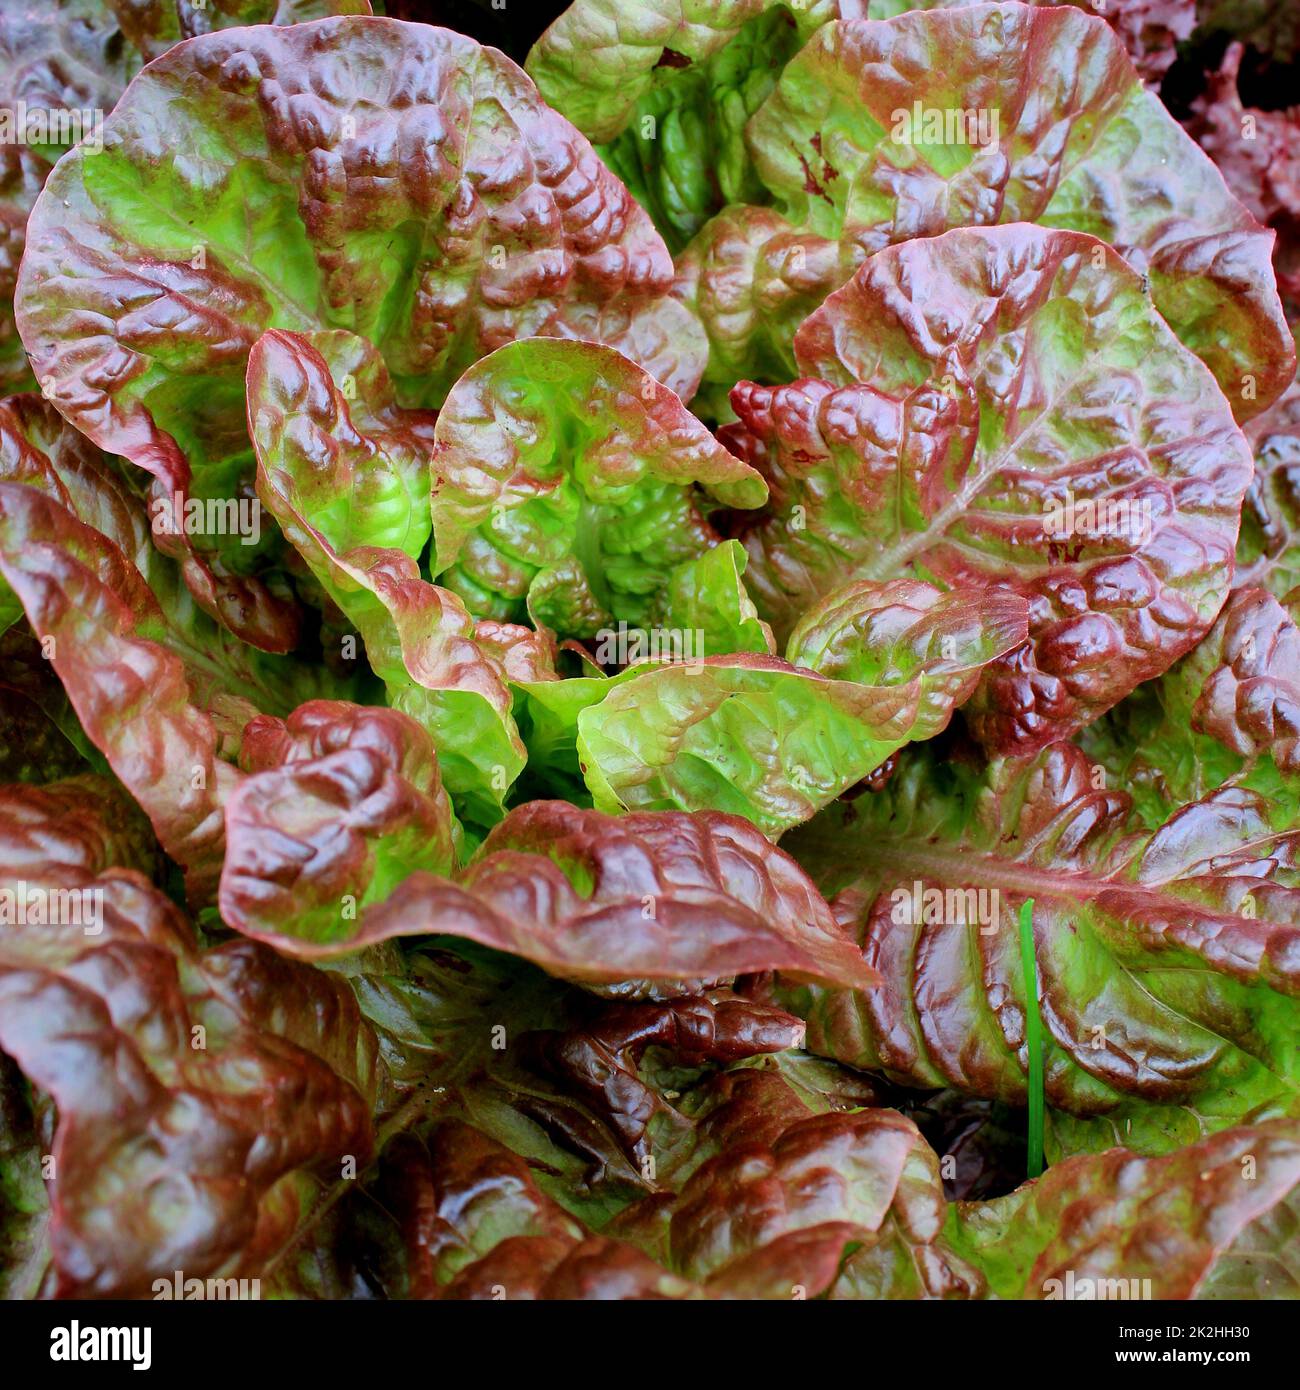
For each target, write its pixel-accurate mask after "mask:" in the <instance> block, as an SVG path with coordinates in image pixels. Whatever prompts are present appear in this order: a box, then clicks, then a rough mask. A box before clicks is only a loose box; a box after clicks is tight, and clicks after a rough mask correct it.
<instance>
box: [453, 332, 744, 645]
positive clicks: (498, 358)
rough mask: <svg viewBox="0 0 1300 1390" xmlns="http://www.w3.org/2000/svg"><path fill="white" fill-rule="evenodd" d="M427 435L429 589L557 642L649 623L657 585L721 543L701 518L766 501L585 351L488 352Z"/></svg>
mask: <svg viewBox="0 0 1300 1390" xmlns="http://www.w3.org/2000/svg"><path fill="white" fill-rule="evenodd" d="M435 434H436V437H437V449H436V452H435V455H434V460H433V472H434V484H433V539H434V561H433V569H434V573H435V574H436V575H437V576H439V577H440V578H441V581H442V582H443V583H444V584H446V585H447V587H448V588H450V589H453V590H455V591H456V592H457V593H459V594H460V595H461V596H462V597H463V598H464V600H465V602H466V605H467V606H468V607H469V609H470V611H471V612H474V613H477V614H479V615H481V616H483V617H490V618H497V619H507V620H518V619H520V618H522V617H524V616H525V615H527V614H531V615H532V617H533V618H534V621H536V622H540V623H544V624H545V625H546V626H548V627H551V628H554V629H556V630H557V631H559V632H561V633H562V634H563V635H566V636H573V637H590V636H593V635H594V634H595V633H596V631H597V630H598V629H600V628H601V627H604V626H607V625H609V624H612V623H615V622H619V621H623V622H628V623H633V624H643V625H647V626H648V625H652V624H653V623H655V622H656V620H657V619H658V618H659V617H660V616H661V614H660V613H658V612H657V611H656V609H657V606H658V605H661V602H662V600H661V597H660V592H659V591H660V589H661V588H662V587H663V584H664V580H665V578H666V573H667V571H669V570H671V569H672V568H673V567H675V566H676V565H678V564H681V563H683V562H685V561H687V560H690V559H692V558H695V557H697V556H699V555H700V554H702V553H703V552H704V551H706V550H707V549H708V548H709V546H710V545H711V544H713V543H715V542H716V539H717V538H716V535H715V533H714V532H713V530H712V528H711V527H710V526H709V524H708V520H707V510H708V509H709V508H710V507H712V508H714V509H716V508H717V507H718V506H720V505H721V506H731V507H756V506H758V505H760V504H761V503H762V502H763V501H764V499H765V498H766V496H767V489H766V487H765V486H764V484H763V481H762V479H761V478H760V477H759V475H758V474H757V473H756V472H755V471H754V470H753V469H752V468H750V467H749V466H748V465H747V464H744V463H741V462H740V460H738V459H735V458H733V457H732V456H731V455H730V454H729V453H728V452H727V451H726V450H725V449H724V448H723V447H722V446H721V445H720V444H719V443H718V442H717V440H716V439H714V437H713V436H712V435H711V434H710V433H709V431H708V430H707V429H705V427H704V426H703V425H702V424H700V422H699V421H698V420H696V419H695V417H694V416H693V415H691V414H690V412H689V411H688V410H686V408H685V407H684V406H683V405H682V403H681V401H680V399H679V398H678V397H677V396H676V395H675V394H674V393H673V392H672V391H670V390H669V389H668V388H667V387H665V386H661V385H660V384H659V383H658V382H656V381H655V380H654V378H653V377H651V376H650V375H649V374H648V373H647V372H645V371H644V370H642V369H641V368H640V367H638V366H637V365H636V364H635V363H634V362H631V361H629V360H628V359H627V358H625V357H623V356H622V355H621V354H620V353H618V352H616V351H614V349H612V348H607V347H602V346H600V345H598V344H595V343H562V342H556V341H548V340H545V339H536V340H532V341H522V342H517V343H511V344H509V345H508V346H506V347H503V348H499V349H498V350H497V351H496V352H494V353H492V354H491V355H490V356H488V357H485V358H484V359H483V360H482V361H480V362H478V363H477V364H476V365H475V366H473V367H471V368H470V369H469V371H467V372H466V373H465V375H464V376H463V377H461V379H460V380H459V381H458V382H457V383H456V385H455V386H454V387H453V388H452V390H451V392H450V394H449V395H448V397H447V400H446V402H445V404H444V405H443V407H442V409H441V411H440V412H439V414H438V423H437V425H436V427H435ZM696 484H699V485H701V486H702V487H703V488H705V489H706V490H707V492H708V493H709V494H710V495H711V497H712V499H713V500H712V501H711V502H706V500H705V499H704V498H702V497H700V495H699V494H697V493H696V491H695V486H696Z"/></svg>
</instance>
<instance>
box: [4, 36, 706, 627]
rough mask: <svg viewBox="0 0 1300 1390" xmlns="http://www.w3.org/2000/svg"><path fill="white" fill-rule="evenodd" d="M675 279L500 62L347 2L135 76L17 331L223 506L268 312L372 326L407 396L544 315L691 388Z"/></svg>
mask: <svg viewBox="0 0 1300 1390" xmlns="http://www.w3.org/2000/svg"><path fill="white" fill-rule="evenodd" d="M182 93H183V94H184V95H183V97H182V96H181V94H182ZM177 150H179V151H186V152H188V153H187V156H186V157H185V158H180V159H173V158H162V157H161V155H162V154H163V153H164V152H171V151H177ZM671 275H672V265H671V261H670V259H669V256H668V252H667V249H666V248H665V247H664V244H663V242H662V241H661V240H660V238H659V236H658V233H656V232H655V230H654V228H653V226H652V225H651V223H650V221H649V218H648V217H647V216H646V214H645V213H644V212H642V211H641V210H640V209H639V208H638V207H637V206H636V205H635V203H634V202H633V201H632V199H631V197H630V195H629V194H628V193H627V191H626V190H625V189H624V188H623V187H622V185H621V184H620V183H619V182H618V180H617V179H616V178H615V177H614V176H613V175H612V174H611V173H610V172H609V171H608V170H607V169H605V167H604V166H603V165H602V164H601V163H600V161H599V160H598V159H597V157H596V155H595V153H594V152H593V151H592V150H591V147H590V146H589V145H588V144H587V143H586V141H585V139H584V138H583V137H582V136H580V135H579V134H578V133H577V132H576V131H575V130H574V129H573V128H572V127H571V126H570V125H569V124H568V123H567V122H566V121H565V120H564V119H563V118H562V117H560V116H558V115H556V114H555V113H554V112H552V111H550V110H548V109H547V108H546V107H545V106H544V105H543V104H542V103H541V101H540V100H539V98H538V96H537V94H536V91H535V89H534V88H533V86H532V84H531V83H530V82H529V81H528V79H527V78H526V77H525V76H524V74H523V73H522V72H521V71H520V70H519V69H518V68H516V67H515V66H514V64H512V63H511V62H510V61H509V60H508V59H506V58H505V57H504V56H503V55H501V54H500V53H498V52H497V51H496V50H495V49H490V48H482V47H480V46H479V45H478V44H476V43H474V42H473V40H471V39H468V38H464V37H461V36H460V35H457V34H453V33H451V32H449V31H447V30H443V29H437V28H434V27H431V26H427V25H410V24H405V23H403V22H401V21H398V20H388V19H371V18H365V17H342V18H335V19H325V20H320V21H318V22H315V23H311V24H298V25H291V26H289V27H287V28H278V29H277V28H271V27H254V28H248V29H240V30H234V31H230V32H228V33H215V34H206V35H203V36H201V37H199V38H196V39H193V40H191V41H190V42H189V43H187V44H184V45H182V46H178V47H177V48H175V49H173V50H172V51H171V52H169V53H166V54H164V55H163V56H162V57H161V58H159V59H158V60H157V61H156V62H155V63H153V64H151V65H150V67H149V70H148V71H147V72H144V73H141V74H140V76H139V77H138V78H137V79H136V80H135V81H134V82H133V83H132V85H131V86H130V88H129V89H128V91H127V93H125V94H124V96H123V98H122V100H121V101H120V102H119V103H118V105H117V106H116V108H115V109H114V111H113V112H112V114H111V115H110V116H109V118H108V119H107V121H106V123H105V131H104V142H103V149H102V151H100V152H96V153H94V154H93V155H92V154H90V153H88V152H87V151H84V150H78V151H75V152H73V153H72V154H71V155H70V156H69V158H68V159H67V160H66V161H65V162H64V163H63V164H62V165H61V167H60V169H59V171H58V173H57V175H55V176H52V181H51V183H50V185H49V187H48V192H47V193H46V194H45V195H44V196H43V201H38V205H37V207H36V208H35V209H33V213H32V217H31V220H30V224H29V250H28V252H27V254H26V256H25V259H24V270H23V274H22V277H21V282H20V285H19V289H18V299H19V301H20V308H19V320H20V324H19V326H20V331H21V332H23V333H24V335H25V339H24V341H25V343H26V346H27V348H28V351H29V353H30V355H31V356H32V360H33V363H34V366H35V371H36V375H37V377H38V379H39V380H40V381H41V382H42V385H43V388H44V389H45V390H46V392H47V394H48V395H49V396H50V398H51V399H52V400H53V401H54V402H55V403H56V404H57V405H58V406H59V408H60V410H61V411H62V412H63V413H64V414H65V415H66V416H67V418H68V419H69V420H71V421H72V422H73V423H75V424H76V425H77V426H78V428H80V429H82V430H84V431H85V432H86V433H87V434H88V435H90V437H91V438H92V439H94V440H95V441H96V442H97V443H99V444H101V445H102V446H103V447H105V448H109V449H112V450H113V451H114V452H115V453H118V454H121V455H124V456H125V457H127V458H129V459H131V460H132V461H133V462H134V463H137V464H139V465H140V466H141V467H143V468H145V469H146V470H147V471H148V472H149V473H151V474H152V475H153V477H154V479H155V487H156V490H157V491H158V492H159V493H160V494H161V495H164V496H166V497H168V498H170V497H171V496H172V495H173V494H174V493H176V492H179V493H181V494H189V493H191V492H192V494H193V495H194V496H195V497H196V498H202V499H220V498H229V497H231V496H234V495H237V493H238V490H239V488H240V486H241V484H243V483H246V482H247V479H248V475H249V473H250V471H251V468H250V465H251V462H252V459H251V456H250V453H249V449H248V444H247V438H246V435H245V433H244V424H243V417H244V411H243V407H242V398H243V393H244V381H243V377H244V365H245V363H246V361H247V358H248V353H249V350H250V348H251V347H252V345H253V343H254V342H255V341H256V339H257V337H258V336H259V335H260V334H261V333H262V332H263V331H264V330H266V329H270V328H286V329H290V330H294V331H298V332H309V331H313V330H316V329H320V328H347V329H349V330H351V331H353V332H356V333H359V334H361V335H362V336H364V337H367V338H369V339H370V341H371V342H372V343H373V344H374V346H375V347H376V348H378V350H379V352H380V353H381V355H382V356H383V358H384V360H385V362H386V363H387V365H388V369H389V371H390V373H391V374H392V379H393V382H394V385H395V388H396V391H397V395H398V398H399V400H400V401H401V403H402V404H404V405H407V406H412V407H421V406H430V405H436V404H437V403H438V402H439V401H440V399H441V397H442V395H443V394H444V393H445V392H446V389H447V387H448V386H449V385H450V384H451V382H452V381H453V380H454V379H455V377H456V376H457V375H458V374H459V372H460V371H461V370H462V369H463V368H464V367H465V366H466V365H468V364H469V363H470V362H472V361H474V360H475V359H476V358H477V357H479V356H481V355H483V354H484V353H485V352H489V351H490V350H491V349H493V348H495V347H497V346H500V345H501V344H502V343H505V342H509V341H511V340H512V339H513V338H516V337H519V336H527V335H530V334H537V333H546V334H559V335H562V336H576V337H585V338H598V339H604V340H606V341H610V342H615V343H617V344H618V345H619V346H621V347H623V348H624V349H625V350H626V351H627V352H629V353H630V354H631V355H632V356H634V357H635V358H637V359H638V360H639V361H641V362H643V363H645V365H646V366H647V367H649V368H650V369H651V370H653V371H654V372H655V373H656V374H657V375H659V376H660V377H662V379H664V380H665V381H667V382H668V383H669V384H670V385H672V386H675V387H678V388H680V389H682V390H684V391H686V392H688V393H689V392H690V391H692V390H693V389H694V385H695V382H696V380H698V376H699V369H700V365H701V363H702V360H703V357H702V353H701V351H700V350H699V347H700V344H699V332H698V328H697V327H696V325H695V324H694V322H693V321H692V319H691V317H690V315H689V313H688V312H687V311H686V310H684V309H683V308H682V307H681V306H680V305H679V304H677V303H676V302H675V301H673V300H671V299H669V298H667V296H666V293H665V292H666V290H667V287H668V284H669V281H670V278H671ZM173 539H174V541H175V548H176V550H177V552H178V553H183V554H184V555H185V556H186V559H187V563H188V568H189V573H188V574H187V578H188V580H189V582H190V583H191V585H192V586H193V587H194V588H195V592H196V596H198V597H199V598H200V599H201V600H202V601H203V602H204V603H205V605H206V606H208V607H209V608H210V609H211V610H212V611H214V612H217V613H219V614H220V615H221V616H222V618H223V619H224V620H225V621H226V622H227V623H228V624H229V625H230V626H231V627H233V628H234V629H235V630H236V631H239V632H241V633H243V634H245V635H247V636H248V637H249V639H250V640H253V641H256V642H258V643H259V644H261V645H263V646H267V647H271V648H274V649H283V648H284V647H286V646H288V645H291V643H292V641H293V635H294V634H293V632H292V618H293V614H292V612H291V611H286V610H285V608H284V605H282V604H279V605H277V603H275V602H274V601H273V598H272V595H271V594H270V593H269V592H268V591H266V590H265V589H264V588H261V587H259V586H258V584H257V582H256V579H255V577H254V576H252V575H250V574H249V573H248V571H249V570H250V569H251V568H253V567H254V565H255V563H256V557H255V556H252V555H250V553H249V549H248V548H243V549H241V548H240V538H232V537H230V536H229V535H216V536H213V535H210V534H209V535H193V534H189V533H186V534H183V535H180V536H177V537H174V538H173ZM272 549H273V547H272ZM264 558H267V557H264ZM271 558H273V557H271Z"/></svg>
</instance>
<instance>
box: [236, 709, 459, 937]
mask: <svg viewBox="0 0 1300 1390" xmlns="http://www.w3.org/2000/svg"><path fill="white" fill-rule="evenodd" d="M240 762H241V766H242V767H243V769H244V771H245V772H247V773H250V774H251V775H250V776H248V777H247V778H245V780H244V781H243V782H242V783H241V784H240V786H239V787H238V788H237V789H236V790H235V791H234V793H233V794H232V795H231V796H230V797H229V798H228V800H227V802H226V808H225V815H226V855H225V860H224V863H223V865H222V870H221V891H220V898H219V902H220V907H221V915H222V918H223V920H224V921H225V922H226V923H227V924H228V925H230V926H232V927H235V928H236V929H237V930H238V931H241V932H243V933H244V935H245V936H251V937H255V938H257V939H258V940H262V941H267V942H270V943H271V944H272V945H275V946H278V947H280V949H282V950H285V949H289V950H291V953H292V954H294V955H299V956H309V955H312V954H315V953H317V952H319V953H320V954H331V953H332V952H335V951H337V949H338V946H339V944H340V943H343V944H345V945H346V943H347V942H348V940H349V938H350V937H351V936H353V935H354V934H355V931H356V919H357V917H358V915H359V914H360V913H361V912H362V911H363V910H364V909H365V908H366V907H367V906H368V905H369V904H370V903H371V902H375V901H382V900H383V899H384V898H385V897H387V896H388V894H389V893H390V892H391V891H392V889H393V888H394V886H395V885H396V884H398V883H400V882H401V881H402V879H404V878H405V877H406V876H407V875H408V874H410V873H414V872H416V871H417V870H424V871H428V872H432V873H444V874H445V873H449V872H450V871H451V869H452V866H453V864H454V863H455V858H456V853H455V839H456V833H455V832H456V827H455V822H454V818H453V816H452V811H451V806H450V803H449V802H448V800H447V797H446V794H445V793H444V791H443V789H442V778H441V777H440V775H439V772H438V760H437V757H436V755H435V753H434V751H433V745H432V743H431V742H430V741H429V736H428V735H427V734H426V733H425V732H424V730H423V729H422V728H421V727H420V726H419V725H418V724H417V723H416V722H415V721H414V720H413V719H409V718H408V717H407V716H406V715H404V714H402V713H400V712H399V711H398V710H390V709H368V708H366V707H364V706H360V705H348V704H343V703H341V702H338V701H331V700H317V701H313V702H312V703H310V704H306V705H302V706H300V707H299V708H298V709H296V710H295V711H294V712H293V714H291V715H290V716H289V718H288V720H287V721H286V720H280V719H275V718H271V717H269V716H259V717H258V718H257V719H254V720H253V721H252V722H251V723H250V724H249V725H248V727H247V728H246V729H245V731H244V743H243V747H242V750H241V753H240ZM289 943H292V944H291V945H290V944H289Z"/></svg>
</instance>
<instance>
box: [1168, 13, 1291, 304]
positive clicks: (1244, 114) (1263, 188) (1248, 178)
mask: <svg viewBox="0 0 1300 1390" xmlns="http://www.w3.org/2000/svg"><path fill="white" fill-rule="evenodd" d="M1295 33H1296V34H1297V35H1298V36H1300V24H1297V25H1296V27H1295ZM1243 51H1244V50H1243V47H1242V45H1241V44H1240V43H1234V44H1230V45H1229V46H1228V51H1227V52H1226V53H1225V54H1224V55H1223V62H1222V64H1221V66H1220V68H1219V71H1218V72H1215V73H1211V74H1209V77H1208V86H1207V89H1206V91H1205V92H1203V93H1202V94H1201V95H1200V96H1199V97H1198V98H1197V99H1196V100H1195V101H1194V102H1193V103H1192V115H1191V118H1190V120H1189V121H1188V122H1187V129H1188V131H1189V133H1190V134H1192V135H1193V136H1195V138H1196V140H1197V142H1198V143H1199V144H1200V146H1201V148H1202V149H1203V150H1204V151H1205V152H1206V154H1208V155H1209V156H1210V158H1211V159H1212V160H1214V162H1215V164H1216V165H1218V167H1219V172H1220V173H1221V174H1222V175H1223V177H1224V179H1225V181H1226V182H1227V185H1228V187H1229V188H1230V189H1232V192H1233V195H1234V196H1235V197H1237V198H1238V199H1240V200H1241V202H1242V203H1243V204H1244V205H1245V206H1246V207H1248V208H1249V209H1250V211H1251V213H1252V214H1253V215H1254V216H1255V217H1256V218H1258V219H1259V221H1260V222H1262V223H1263V224H1264V226H1266V227H1271V228H1273V229H1274V231H1276V233H1277V242H1276V244H1275V245H1274V247H1273V267H1274V269H1275V270H1276V272H1277V283H1278V289H1279V291H1280V292H1281V295H1282V303H1283V305H1284V307H1285V308H1286V311H1287V317H1288V319H1289V320H1291V321H1292V322H1294V320H1295V317H1296V308H1297V306H1298V305H1300V112H1297V111H1296V110H1295V108H1294V107H1292V108H1291V109H1289V110H1286V111H1261V110H1258V109H1257V108H1254V107H1251V108H1249V109H1247V107H1246V106H1245V105H1244V104H1243V102H1242V100H1241V95H1240V93H1239V91H1238V73H1239V71H1240V68H1241V59H1242V54H1243Z"/></svg>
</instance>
